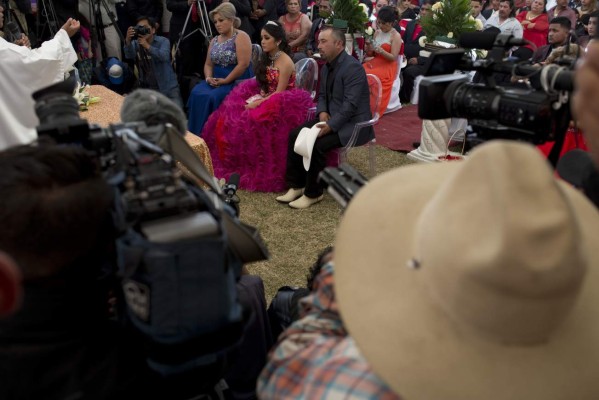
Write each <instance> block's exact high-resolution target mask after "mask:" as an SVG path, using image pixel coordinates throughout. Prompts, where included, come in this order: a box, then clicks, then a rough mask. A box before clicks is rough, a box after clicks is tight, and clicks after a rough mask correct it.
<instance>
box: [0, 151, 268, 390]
mask: <svg viewBox="0 0 599 400" xmlns="http://www.w3.org/2000/svg"><path fill="white" fill-rule="evenodd" d="M0 170H2V176H1V177H0V199H2V207H0V223H1V224H2V227H3V228H2V229H1V230H0V248H2V249H3V250H4V251H6V252H7V253H8V254H9V255H10V256H11V257H13V258H14V261H15V262H16V264H17V265H18V267H19V269H20V273H21V275H22V286H23V292H24V296H23V302H22V305H21V307H20V309H19V310H18V311H17V312H15V313H13V314H12V315H11V316H8V317H6V318H4V319H2V320H1V321H0V398H2V399H3V400H12V399H45V400H53V399H61V400H64V399H86V400H95V399H97V400H105V399H157V400H158V399H160V400H162V399H188V398H192V397H194V398H198V397H197V396H198V394H200V393H207V394H209V395H207V396H205V397H203V398H206V399H207V400H208V399H212V398H214V397H212V394H213V393H214V391H216V389H212V385H213V382H214V381H218V380H219V379H220V375H219V376H216V377H212V375H215V374H220V371H217V372H213V371H212V370H201V369H199V368H198V369H194V370H189V371H187V372H185V373H181V374H177V375H172V376H169V377H162V376H161V375H158V374H157V373H156V372H153V371H151V370H150V369H149V367H148V364H147V359H146V358H147V351H146V349H145V348H144V346H143V344H144V341H143V340H142V338H141V337H140V336H139V335H138V334H137V333H134V332H133V330H132V329H130V326H129V325H125V324H122V323H117V322H116V321H114V320H113V319H114V310H115V306H114V304H113V303H114V300H115V298H114V295H113V294H112V293H117V290H116V289H115V282H114V280H115V279H114V275H112V274H111V273H108V268H106V267H107V265H112V263H113V260H112V258H113V254H114V241H115V232H114V227H113V223H112V218H111V212H110V211H111V208H112V203H113V201H114V199H113V189H112V188H111V187H110V186H109V185H108V184H107V183H106V181H105V180H104V178H103V177H102V175H101V174H100V171H99V169H98V167H97V165H96V163H95V162H94V161H93V160H92V159H91V158H90V157H89V155H88V153H87V152H86V151H85V150H83V149H81V148H78V147H74V146H55V145H45V144H43V143H41V144H39V145H37V146H15V147H13V148H11V149H8V150H6V151H4V152H0ZM34 215H35V218H32V216H34ZM5 261H6V260H4V259H3V258H2V257H1V254H0V293H3V292H4V291H5V290H4V289H5V288H6V289H8V290H12V288H14V280H15V278H14V277H12V280H11V281H8V284H6V285H4V280H3V274H4V272H5V270H6V268H5V266H6V265H7V264H6V262H5ZM9 262H10V261H9ZM9 268H10V265H9ZM106 277H108V278H106ZM9 294H10V293H9ZM0 297H1V296H0ZM6 299H7V300H8V301H7V306H6V309H7V311H8V309H10V308H14V296H7V297H6ZM0 300H3V299H0ZM10 301H12V302H13V306H11V305H10ZM117 306H118V303H117ZM3 308H4V305H3V304H2V301H0V311H2V310H3ZM116 309H117V310H118V311H119V312H120V311H122V312H124V311H123V310H120V309H119V308H118V307H116ZM263 357H264V359H265V357H266V355H265V354H264V356H263ZM254 382H255V380H254ZM221 392H222V390H221Z"/></svg>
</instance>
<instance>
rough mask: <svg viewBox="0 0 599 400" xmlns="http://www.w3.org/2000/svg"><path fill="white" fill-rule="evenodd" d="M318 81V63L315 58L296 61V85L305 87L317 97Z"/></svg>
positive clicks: (301, 87)
mask: <svg viewBox="0 0 599 400" xmlns="http://www.w3.org/2000/svg"><path fill="white" fill-rule="evenodd" d="M317 83H318V64H317V63H316V60H315V59H313V58H303V59H301V60H299V61H298V62H296V63H295V87H297V88H298V89H304V90H306V91H308V92H309V93H310V96H312V101H314V98H315V97H316V84H317Z"/></svg>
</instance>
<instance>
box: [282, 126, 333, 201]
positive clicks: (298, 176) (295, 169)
mask: <svg viewBox="0 0 599 400" xmlns="http://www.w3.org/2000/svg"><path fill="white" fill-rule="evenodd" d="M316 123H318V119H314V120H312V121H308V122H306V123H305V124H303V125H301V126H299V127H297V128H295V129H294V130H293V131H291V133H290V134H289V141H288V143H287V171H286V173H285V181H286V182H287V186H289V187H290V188H294V189H299V188H305V189H304V194H305V195H306V196H307V197H310V198H315V197H318V196H320V195H321V194H322V192H323V190H322V187H321V186H320V184H319V183H318V174H320V171H322V170H323V169H324V168H325V167H326V163H327V153H328V152H329V151H331V150H333V149H336V148H339V147H341V146H342V145H341V141H340V140H339V136H338V135H337V133H336V132H331V133H329V134H328V135H324V136H321V137H319V138H317V139H316V142H315V143H314V149H313V150H312V158H311V159H310V169H309V170H308V171H306V170H305V169H304V161H303V159H304V158H303V157H302V156H300V155H299V154H297V153H296V152H295V151H293V146H294V145H295V140H296V139H297V137H298V135H299V133H300V131H301V130H302V128H311V127H312V126H314V124H316Z"/></svg>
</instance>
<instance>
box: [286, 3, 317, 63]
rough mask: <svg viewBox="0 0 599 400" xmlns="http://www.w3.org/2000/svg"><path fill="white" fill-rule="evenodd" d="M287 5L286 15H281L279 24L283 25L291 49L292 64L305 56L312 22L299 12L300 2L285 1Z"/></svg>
mask: <svg viewBox="0 0 599 400" xmlns="http://www.w3.org/2000/svg"><path fill="white" fill-rule="evenodd" d="M285 4H286V5H287V14H285V15H281V17H280V18H279V22H280V23H281V25H283V29H285V33H286V35H287V41H288V42H289V46H290V47H291V53H292V54H293V56H292V59H293V62H298V61H299V60H301V59H302V58H306V57H308V56H307V55H306V45H307V44H308V36H309V35H310V29H312V21H310V18H309V17H308V16H307V15H306V14H304V13H302V12H301V8H300V0H285Z"/></svg>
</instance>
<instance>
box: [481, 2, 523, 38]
mask: <svg viewBox="0 0 599 400" xmlns="http://www.w3.org/2000/svg"><path fill="white" fill-rule="evenodd" d="M515 11H516V9H515V7H514V1H513V0H501V1H500V2H499V10H497V12H496V13H493V15H491V16H490V17H489V19H487V23H486V24H485V29H486V28H488V27H490V26H495V27H497V28H499V29H500V30H501V33H503V34H511V35H514V37H516V38H518V39H521V38H522V35H523V33H524V31H523V30H522V25H521V24H520V21H518V20H517V19H516V18H514V14H515Z"/></svg>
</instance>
